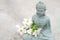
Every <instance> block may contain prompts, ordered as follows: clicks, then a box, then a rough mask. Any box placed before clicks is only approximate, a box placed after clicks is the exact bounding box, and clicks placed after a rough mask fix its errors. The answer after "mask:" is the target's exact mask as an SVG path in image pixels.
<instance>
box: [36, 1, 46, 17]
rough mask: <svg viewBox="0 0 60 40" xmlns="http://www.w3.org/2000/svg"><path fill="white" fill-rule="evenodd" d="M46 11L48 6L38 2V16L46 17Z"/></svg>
mask: <svg viewBox="0 0 60 40" xmlns="http://www.w3.org/2000/svg"><path fill="white" fill-rule="evenodd" d="M45 11H46V5H45V4H44V3H43V2H41V1H40V2H38V3H37V4H36V12H37V13H36V14H37V16H39V17H41V16H43V15H45Z"/></svg>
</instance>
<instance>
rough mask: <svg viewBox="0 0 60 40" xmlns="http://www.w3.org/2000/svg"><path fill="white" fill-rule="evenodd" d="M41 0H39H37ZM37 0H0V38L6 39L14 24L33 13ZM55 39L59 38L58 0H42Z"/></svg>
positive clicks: (12, 30)
mask: <svg viewBox="0 0 60 40" xmlns="http://www.w3.org/2000/svg"><path fill="white" fill-rule="evenodd" d="M38 1H41V0H38ZM38 1H37V0H0V40H8V39H9V38H10V37H11V35H13V34H14V33H15V32H16V27H15V25H16V24H20V23H21V21H22V19H23V18H29V17H31V16H32V15H33V14H35V12H36V10H35V6H36V3H37V2H38ZM42 1H43V2H44V3H46V6H47V11H46V15H48V16H49V17H50V20H51V29H52V33H53V35H54V38H55V39H56V40H59V39H60V31H59V30H60V0H45V1H44V0H42Z"/></svg>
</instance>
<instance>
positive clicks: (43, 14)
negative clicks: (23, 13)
mask: <svg viewBox="0 0 60 40" xmlns="http://www.w3.org/2000/svg"><path fill="white" fill-rule="evenodd" d="M37 16H38V17H39V18H40V17H43V16H45V14H41V15H37Z"/></svg>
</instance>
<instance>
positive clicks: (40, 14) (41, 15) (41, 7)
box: [22, 2, 53, 40]
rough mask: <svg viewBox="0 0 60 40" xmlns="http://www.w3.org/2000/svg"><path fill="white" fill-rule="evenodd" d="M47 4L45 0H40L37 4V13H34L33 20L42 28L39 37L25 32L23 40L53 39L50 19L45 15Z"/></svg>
mask: <svg viewBox="0 0 60 40" xmlns="http://www.w3.org/2000/svg"><path fill="white" fill-rule="evenodd" d="M45 11H46V5H45V4H44V3H43V2H39V3H37V5H36V15H33V17H32V21H33V22H34V23H35V24H36V27H37V28H42V30H41V34H40V35H38V36H37V37H34V36H31V35H28V34H24V35H23V36H22V37H23V40H53V36H52V32H51V27H50V19H49V17H48V16H46V15H45Z"/></svg>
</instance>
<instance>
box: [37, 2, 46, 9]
mask: <svg viewBox="0 0 60 40" xmlns="http://www.w3.org/2000/svg"><path fill="white" fill-rule="evenodd" d="M36 9H46V5H45V4H44V3H43V2H41V1H40V2H38V3H37V4H36Z"/></svg>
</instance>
